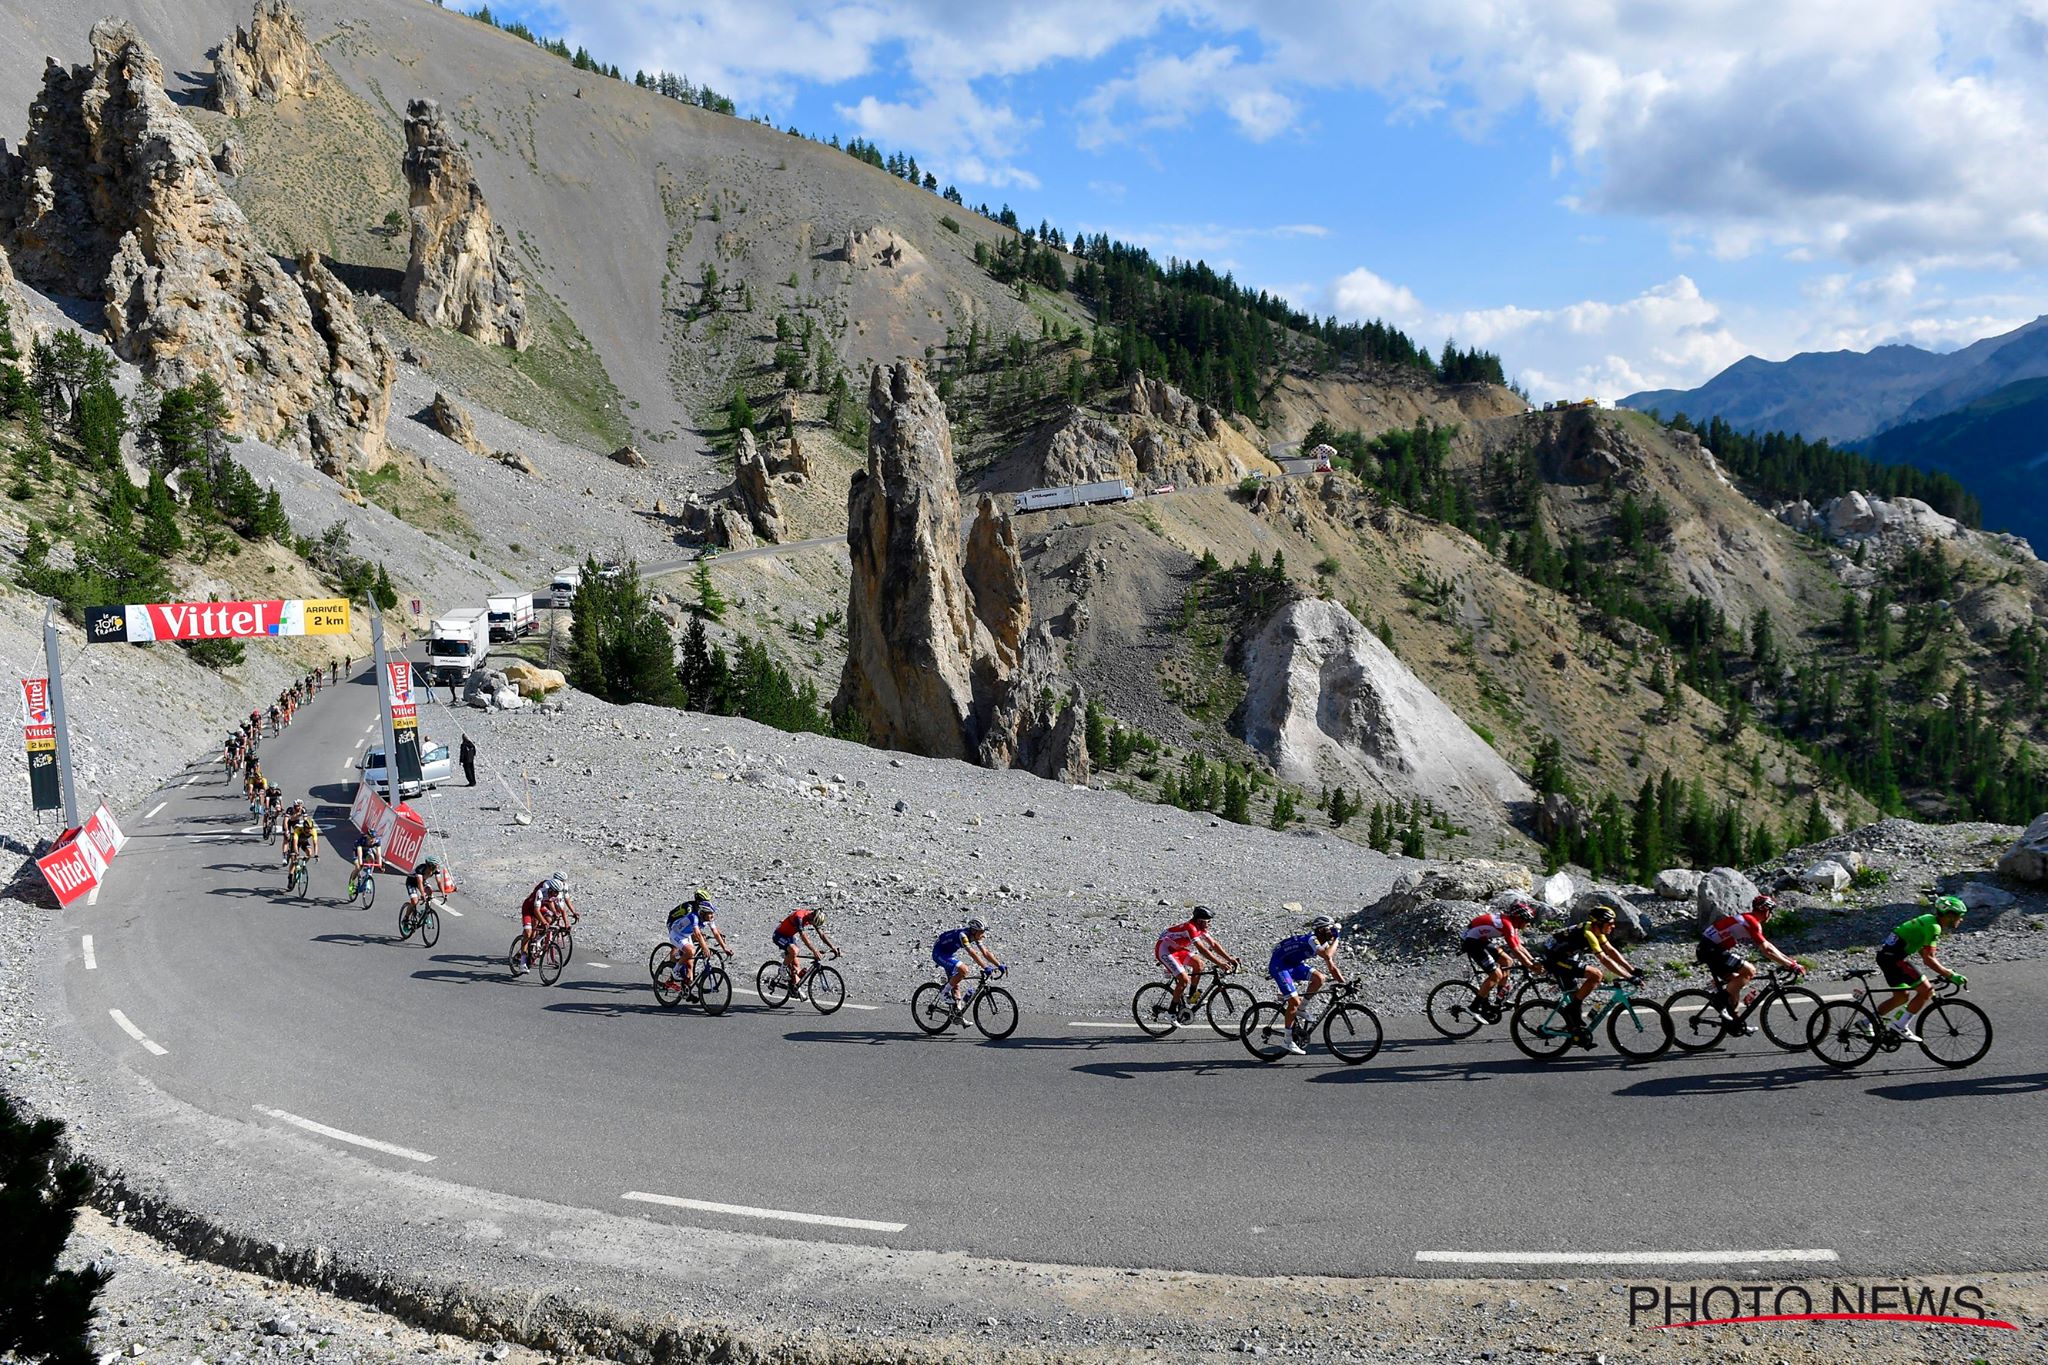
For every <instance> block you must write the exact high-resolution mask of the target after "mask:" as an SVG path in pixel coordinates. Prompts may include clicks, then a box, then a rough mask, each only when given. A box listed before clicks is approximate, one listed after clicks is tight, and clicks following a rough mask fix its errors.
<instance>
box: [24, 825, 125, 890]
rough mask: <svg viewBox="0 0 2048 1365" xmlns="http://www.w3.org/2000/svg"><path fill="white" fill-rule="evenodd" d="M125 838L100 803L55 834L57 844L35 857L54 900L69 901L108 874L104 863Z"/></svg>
mask: <svg viewBox="0 0 2048 1365" xmlns="http://www.w3.org/2000/svg"><path fill="white" fill-rule="evenodd" d="M127 842H128V836H127V835H125V834H123V833H122V832H121V827H120V826H119V825H118V824H116V823H114V817H113V815H112V814H111V813H110V812H109V811H108V810H107V808H106V807H105V806H101V807H100V808H99V809H98V810H96V811H94V812H93V813H92V818H91V819H90V820H87V821H86V822H85V824H84V825H83V826H81V827H80V828H78V829H67V830H65V831H64V833H63V834H61V835H60V836H58V839H57V846H56V847H55V848H53V849H51V850H50V851H49V852H48V853H45V854H44V855H43V856H42V857H40V858H38V859H36V866H37V867H38V868H39V869H41V871H42V874H43V880H44V881H45V882H47V883H49V886H50V891H51V894H53V895H55V896H56V897H57V904H59V905H69V904H71V902H73V901H75V900H77V899H78V898H79V897H80V896H83V895H87V894H88V893H90V892H91V891H93V890H94V889H95V888H97V887H98V886H99V884H100V882H101V881H102V880H104V879H105V877H106V875H107V864H108V863H110V862H112V861H113V860H114V855H115V854H116V853H119V852H120V851H121V845H123V844H125V843H127Z"/></svg>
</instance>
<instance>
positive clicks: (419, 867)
mask: <svg viewBox="0 0 2048 1365" xmlns="http://www.w3.org/2000/svg"><path fill="white" fill-rule="evenodd" d="M370 837H371V838H373V839H374V838H375V837H376V836H375V833H374V832H373V833H372V834H371V835H370ZM383 856H384V855H383V853H382V852H381V851H380V852H379V853H378V854H377V858H378V860H379V861H380V862H381V861H382V860H383ZM447 891H448V884H447V882H446V881H445V880H443V879H442V876H441V860H440V859H439V858H434V857H426V858H422V859H420V860H419V861H418V862H416V863H414V864H413V865H412V871H410V872H408V873H406V874H405V900H406V904H408V905H410V906H412V908H413V909H415V910H419V909H423V908H425V906H426V904H427V902H428V901H429V900H430V899H432V898H433V896H434V895H435V894H436V893H440V894H443V895H445V894H447Z"/></svg>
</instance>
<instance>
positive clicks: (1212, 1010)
mask: <svg viewBox="0 0 2048 1365" xmlns="http://www.w3.org/2000/svg"><path fill="white" fill-rule="evenodd" d="M1234 970H1235V968H1231V967H1214V966H1208V967H1204V968H1202V976H1203V978H1204V980H1203V983H1202V984H1201V985H1199V986H1197V987H1196V988H1195V989H1193V990H1191V991H1189V992H1188V994H1187V998H1186V999H1185V1000H1183V1001H1182V1002H1181V1007H1180V1011H1179V1012H1178V1013H1175V1011H1174V1008H1173V983H1172V982H1169V981H1147V982H1146V983H1145V984H1144V985H1142V986H1140V987H1138V990H1137V994H1135V995H1133V996H1132V997H1131V1018H1133V1019H1135V1020H1136V1021H1137V1023H1138V1028H1139V1029H1140V1030H1142V1031H1143V1032H1144V1033H1145V1034H1146V1035H1147V1036H1149V1037H1153V1038H1164V1037H1165V1036H1166V1035H1167V1034H1169V1033H1171V1032H1173V1031H1174V1030H1175V1029H1177V1028H1179V1027H1180V1026H1181V1025H1182V1024H1192V1023H1194V1022H1195V1016H1196V1015H1197V1014H1201V1015H1205V1016H1206V1017H1207V1018H1208V1020H1209V1027H1210V1028H1212V1029H1215V1030H1216V1031H1217V1032H1218V1033H1220V1034H1222V1035H1223V1036H1224V1037H1225V1038H1236V1037H1239V1036H1240V1035H1242V1034H1243V1032H1244V1017H1245V1015H1246V1013H1247V1012H1249V1011H1250V1010H1251V1008H1252V1006H1253V1005H1255V1004H1257V1003H1258V997H1257V996H1255V995H1253V994H1252V993H1251V990H1250V988H1248V987H1245V986H1240V985H1238V984H1237V983H1236V982H1235V981H1229V980H1226V979H1225V978H1227V977H1228V976H1229V975H1230V974H1231V972H1232V971H1234Z"/></svg>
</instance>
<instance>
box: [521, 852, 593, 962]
mask: <svg viewBox="0 0 2048 1365" xmlns="http://www.w3.org/2000/svg"><path fill="white" fill-rule="evenodd" d="M565 915H566V916H568V918H570V919H571V920H574V919H575V918H577V915H576V903H575V902H574V901H572V900H570V899H569V874H568V873H566V872H555V873H551V874H549V875H548V876H546V877H544V878H542V879H541V880H540V881H537V882H535V883H534V884H533V890H531V891H529V892H527V893H526V899H525V900H523V901H521V902H520V903H519V954H518V965H517V966H515V967H513V969H512V975H514V976H518V975H519V974H520V973H522V972H524V971H525V970H526V969H527V967H528V966H529V965H531V964H530V961H529V956H528V955H529V954H530V953H531V952H532V949H533V934H534V930H536V929H538V928H540V927H541V926H542V925H544V924H547V923H550V922H556V923H559V922H560V921H561V919H562V917H563V916H565Z"/></svg>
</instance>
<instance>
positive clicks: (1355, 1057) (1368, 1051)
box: [1240, 981, 1385, 1066]
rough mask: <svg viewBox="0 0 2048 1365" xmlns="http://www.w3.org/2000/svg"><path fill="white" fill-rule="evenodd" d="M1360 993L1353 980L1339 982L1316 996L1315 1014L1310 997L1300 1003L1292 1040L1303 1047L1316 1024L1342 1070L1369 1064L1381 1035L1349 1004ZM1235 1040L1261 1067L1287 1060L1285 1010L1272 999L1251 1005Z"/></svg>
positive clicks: (1375, 1022) (1376, 1021)
mask: <svg viewBox="0 0 2048 1365" xmlns="http://www.w3.org/2000/svg"><path fill="white" fill-rule="evenodd" d="M1363 989H1365V988H1364V986H1362V985H1361V984H1360V983H1358V982H1356V981H1344V982H1339V983H1338V984H1336V985H1333V986H1329V987H1326V988H1324V989H1323V990H1322V991H1321V992H1320V994H1321V995H1322V996H1324V997H1325V999H1324V1003H1323V1006H1322V1009H1321V1011H1320V1012H1318V1010H1317V1008H1316V1002H1315V1001H1314V999H1313V998H1311V999H1309V1000H1304V1001H1303V1002H1302V1004H1301V1008H1300V1009H1298V1010H1296V1011H1295V1015H1294V1029H1293V1038H1294V1041H1295V1042H1296V1043H1299V1044H1300V1045H1301V1046H1303V1047H1307V1046H1308V1044H1309V1040H1310V1039H1311V1038H1313V1037H1314V1036H1315V1032H1316V1025H1317V1024H1321V1025H1322V1028H1323V1046H1324V1047H1325V1048H1327V1049H1329V1052H1330V1055H1331V1056H1333V1057H1335V1058H1336V1059H1337V1060H1338V1061H1340V1062H1342V1063H1344V1064H1345V1065H1346V1066H1357V1065H1358V1064H1359V1063H1361V1062H1369V1061H1371V1060H1372V1059H1373V1058H1374V1057H1375V1056H1377V1055H1378V1053H1379V1050H1380V1042H1381V1039H1382V1038H1383V1037H1384V1036H1385V1035H1384V1031H1383V1030H1382V1029H1381V1028H1380V1017H1379V1016H1378V1015H1377V1014H1374V1013H1373V1012H1372V1010H1371V1009H1370V1008H1369V1007H1368V1006H1366V1005H1365V1004H1364V1003H1363V1002H1361V1001H1357V1000H1353V999H1351V997H1352V996H1354V995H1357V994H1358V993H1359V992H1360V991H1362V990H1363ZM1240 1036H1241V1037H1242V1038H1243V1040H1244V1045H1245V1048H1246V1049H1247V1050H1248V1051H1249V1052H1250V1053H1251V1054H1252V1056H1254V1057H1256V1058H1258V1059H1259V1060H1260V1061H1262V1062H1277V1061H1279V1060H1280V1059H1281V1058H1282V1057H1285V1056H1288V1055H1290V1054H1289V1053H1288V1051H1287V1039H1288V1028H1287V1007H1286V1006H1285V1005H1284V1004H1283V1003H1281V1002H1279V1001H1274V1000H1268V1001H1266V1002H1265V1003H1264V1004H1260V1005H1254V1006H1252V1007H1251V1009H1249V1010H1247V1011H1246V1012H1245V1016H1244V1032H1243V1033H1242V1034H1241V1035H1240Z"/></svg>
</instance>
